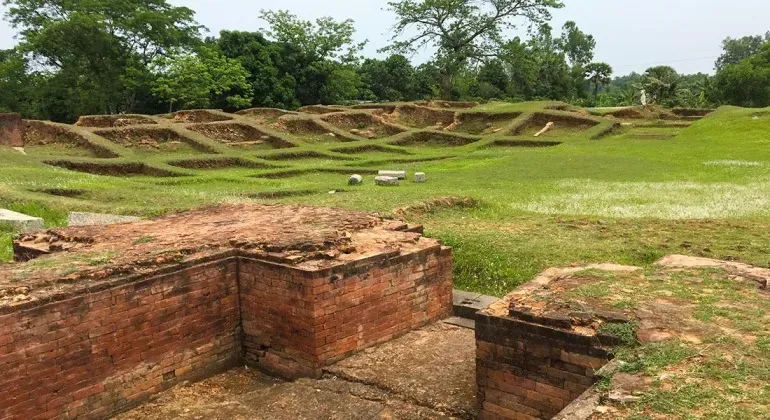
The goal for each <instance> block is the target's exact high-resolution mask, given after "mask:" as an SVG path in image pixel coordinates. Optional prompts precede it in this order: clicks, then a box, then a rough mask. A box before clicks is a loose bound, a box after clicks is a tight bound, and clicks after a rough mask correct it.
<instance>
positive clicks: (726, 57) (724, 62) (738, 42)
mask: <svg viewBox="0 0 770 420" xmlns="http://www.w3.org/2000/svg"><path fill="white" fill-rule="evenodd" d="M768 42H770V32H767V33H765V35H764V36H763V35H755V36H744V37H742V38H729V37H728V38H725V40H724V41H722V49H723V50H724V52H723V53H722V55H721V56H719V58H718V59H717V62H716V65H715V67H716V69H717V71H720V70H722V69H724V68H725V67H726V66H729V65H731V64H738V63H740V62H741V61H743V60H744V59H746V58H749V57H751V56H752V55H756V54H758V53H759V51H760V49H761V48H762V45H764V44H766V43H768Z"/></svg>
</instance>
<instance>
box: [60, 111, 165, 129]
mask: <svg viewBox="0 0 770 420" xmlns="http://www.w3.org/2000/svg"><path fill="white" fill-rule="evenodd" d="M143 124H157V123H156V122H155V121H154V120H153V119H152V118H150V117H148V116H146V115H138V114H118V115H83V116H81V117H80V118H78V120H77V122H75V125H77V126H80V127H96V128H110V127H126V126H129V125H143Z"/></svg>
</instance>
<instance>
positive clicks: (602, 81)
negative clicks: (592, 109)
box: [585, 63, 612, 98]
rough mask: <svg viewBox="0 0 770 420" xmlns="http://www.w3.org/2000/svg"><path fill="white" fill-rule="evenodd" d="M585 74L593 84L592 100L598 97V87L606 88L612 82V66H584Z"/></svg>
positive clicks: (592, 64) (604, 64)
mask: <svg viewBox="0 0 770 420" xmlns="http://www.w3.org/2000/svg"><path fill="white" fill-rule="evenodd" d="M585 73H586V77H587V78H588V80H589V81H590V82H591V83H593V84H594V98H596V97H598V96H599V86H606V85H608V84H609V83H610V82H611V81H612V66H610V65H609V64H607V63H590V64H588V65H586V67H585Z"/></svg>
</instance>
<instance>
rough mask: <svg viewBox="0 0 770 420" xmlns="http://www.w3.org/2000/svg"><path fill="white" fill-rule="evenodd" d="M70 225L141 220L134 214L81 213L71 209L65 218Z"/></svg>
mask: <svg viewBox="0 0 770 420" xmlns="http://www.w3.org/2000/svg"><path fill="white" fill-rule="evenodd" d="M67 219H68V220H67V221H68V224H69V225H70V226H97V225H114V224H117V223H131V222H138V221H140V220H142V218H141V217H136V216H120V215H116V214H100V213H83V212H77V211H71V212H70V214H69V217H68V218H67Z"/></svg>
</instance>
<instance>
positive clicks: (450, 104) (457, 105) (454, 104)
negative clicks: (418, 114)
mask: <svg viewBox="0 0 770 420" xmlns="http://www.w3.org/2000/svg"><path fill="white" fill-rule="evenodd" d="M416 104H417V105H422V106H427V107H429V108H450V109H468V108H475V107H477V106H479V103H478V102H458V101H429V102H416Z"/></svg>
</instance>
